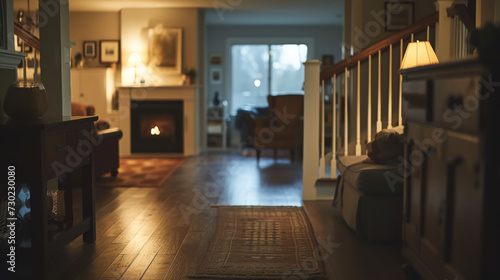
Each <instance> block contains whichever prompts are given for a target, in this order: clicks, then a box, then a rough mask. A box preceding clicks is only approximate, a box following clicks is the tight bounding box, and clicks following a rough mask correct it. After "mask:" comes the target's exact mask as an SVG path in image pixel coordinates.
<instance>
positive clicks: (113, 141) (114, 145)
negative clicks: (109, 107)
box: [71, 102, 123, 177]
mask: <svg viewBox="0 0 500 280" xmlns="http://www.w3.org/2000/svg"><path fill="white" fill-rule="evenodd" d="M71 115H73V116H92V115H95V107H94V106H93V105H84V104H81V103H77V102H72V103H71ZM109 127H110V126H109V123H108V122H107V121H105V120H98V121H96V122H95V128H96V130H97V135H99V136H102V142H101V143H100V144H98V145H96V146H94V147H93V149H94V157H95V164H94V174H95V176H96V177H98V176H101V175H103V174H105V173H108V172H111V175H112V176H113V177H116V175H117V174H118V167H120V155H119V153H118V141H119V140H120V139H121V138H122V135H123V133H122V131H121V130H120V129H118V128H109Z"/></svg>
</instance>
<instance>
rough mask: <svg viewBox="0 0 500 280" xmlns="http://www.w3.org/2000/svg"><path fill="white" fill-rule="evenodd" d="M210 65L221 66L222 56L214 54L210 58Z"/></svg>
mask: <svg viewBox="0 0 500 280" xmlns="http://www.w3.org/2000/svg"><path fill="white" fill-rule="evenodd" d="M210 64H212V65H221V64H222V55H220V54H212V55H211V56H210Z"/></svg>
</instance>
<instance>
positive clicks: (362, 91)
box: [303, 12, 439, 200]
mask: <svg viewBox="0 0 500 280" xmlns="http://www.w3.org/2000/svg"><path fill="white" fill-rule="evenodd" d="M438 20H439V14H438V12H436V13H433V14H431V15H429V16H427V17H426V18H424V19H422V20H420V21H419V22H416V23H415V24H413V25H411V26H409V27H407V28H406V29H404V30H401V31H400V32H397V33H395V34H394V35H392V36H390V37H388V38H386V39H384V40H382V41H380V42H378V43H376V44H374V45H372V46H369V47H367V48H366V49H364V50H362V51H360V52H358V53H356V54H354V55H353V56H350V57H348V58H347V59H345V60H342V61H340V62H339V63H337V64H335V65H333V66H331V67H330V68H327V69H325V70H324V71H322V72H320V64H321V63H320V61H318V60H308V61H307V62H306V63H305V65H306V68H305V85H304V91H305V98H304V153H303V154H304V160H303V199H304V200H315V199H331V198H333V192H334V188H333V186H334V185H335V183H334V181H335V179H336V172H337V156H338V155H364V154H366V151H365V143H366V142H367V141H370V140H371V139H372V138H373V136H374V135H375V133H376V132H377V131H380V130H382V129H384V128H393V127H395V126H399V125H402V114H401V107H402V102H403V101H402V98H401V96H402V77H401V75H400V74H399V72H398V70H399V68H400V64H401V61H402V58H403V54H404V50H405V49H406V46H407V44H408V43H409V42H413V41H415V40H421V41H430V42H431V44H432V45H433V46H434V45H435V44H434V38H435V35H434V33H435V26H436V23H437V22H438ZM325 99H326V100H328V101H329V104H325V103H326V102H325ZM328 107H329V108H331V109H330V110H327V109H325V108H328ZM318 112H319V113H318ZM329 135H331V137H329V138H327V136H329ZM318 140H319V141H318ZM327 142H329V143H327ZM328 165H329V167H328ZM318 182H323V183H322V184H318ZM325 182H326V184H325Z"/></svg>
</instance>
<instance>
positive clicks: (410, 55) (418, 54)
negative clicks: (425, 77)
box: [400, 41, 439, 69]
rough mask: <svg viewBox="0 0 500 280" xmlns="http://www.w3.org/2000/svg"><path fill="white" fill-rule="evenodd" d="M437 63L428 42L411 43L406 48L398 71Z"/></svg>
mask: <svg viewBox="0 0 500 280" xmlns="http://www.w3.org/2000/svg"><path fill="white" fill-rule="evenodd" d="M435 63H439V60H438V59H437V56H436V53H434V50H433V49H432V46H431V44H430V43H429V41H422V42H419V41H417V42H412V43H409V44H408V47H407V48H406V52H405V55H404V57H403V61H402V62H401V68H400V69H407V68H412V67H417V66H423V65H429V64H435Z"/></svg>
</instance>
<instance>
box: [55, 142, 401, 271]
mask: <svg viewBox="0 0 500 280" xmlns="http://www.w3.org/2000/svg"><path fill="white" fill-rule="evenodd" d="M301 173H302V163H301V162H296V163H293V164H290V163H289V160H288V159H287V158H283V159H278V160H277V161H274V160H273V159H268V158H262V159H261V161H260V163H259V164H257V163H256V160H255V158H249V157H242V156H241V154H240V153H239V152H238V151H225V152H210V153H207V154H203V155H200V156H196V157H190V158H188V159H187V160H186V162H185V163H184V164H183V165H182V166H180V167H179V168H178V169H177V171H176V172H175V173H174V174H173V175H172V176H171V177H170V178H169V179H168V180H167V181H166V182H165V183H164V184H163V185H162V186H161V187H159V188H103V187H99V188H97V190H96V200H97V201H96V213H97V241H96V242H95V244H84V243H83V242H82V239H81V237H80V238H78V239H76V240H75V241H73V242H72V243H70V244H69V245H68V246H66V248H65V249H64V250H63V251H61V252H60V253H58V254H57V255H55V256H54V257H52V258H51V259H50V261H49V263H50V264H51V267H50V271H52V272H53V273H54V275H55V277H54V278H55V279H60V280H68V279H81V280H92V279H100V280H104V279H154V280H161V279H189V278H187V276H188V275H189V274H190V273H192V271H193V269H195V268H196V264H197V262H198V261H199V260H200V258H202V257H203V253H204V250H205V249H206V247H207V246H208V244H209V241H210V235H211V232H212V230H213V228H214V225H215V218H216V217H215V211H214V208H212V207H210V205H215V204H219V205H269V206H278V205H288V206H300V205H302V204H304V207H305V208H306V211H307V213H308V215H309V217H310V219H311V223H312V224H313V227H314V230H315V233H316V235H317V238H318V239H320V240H321V241H323V243H322V244H323V246H320V247H321V250H322V253H323V257H324V259H325V264H326V268H327V271H328V273H329V278H330V279H335V280H344V279H346V280H357V279H360V280H361V279H363V280H364V279H384V280H387V279H389V280H390V279H404V276H403V273H402V271H401V265H402V264H403V261H404V260H403V258H402V256H401V253H400V247H399V245H398V244H395V243H373V242H370V241H368V240H365V239H362V238H359V237H357V236H356V235H355V234H354V233H353V232H352V231H351V230H350V229H349V228H348V227H347V226H346V225H345V223H344V222H343V221H342V220H341V219H340V217H339V216H338V215H337V214H336V212H335V210H334V209H333V208H332V207H331V206H330V202H329V201H319V202H318V201H308V202H304V203H303V202H302V198H301V195H302V194H301V192H302V190H301V189H302V174H301Z"/></svg>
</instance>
